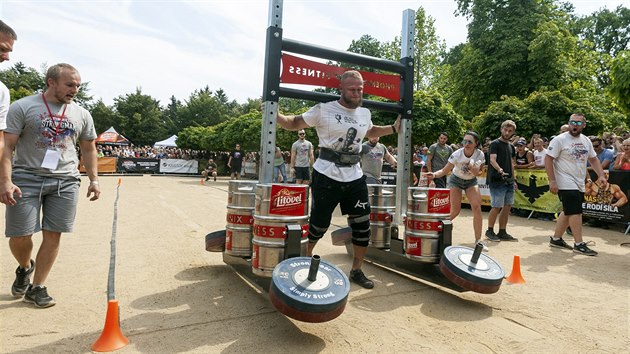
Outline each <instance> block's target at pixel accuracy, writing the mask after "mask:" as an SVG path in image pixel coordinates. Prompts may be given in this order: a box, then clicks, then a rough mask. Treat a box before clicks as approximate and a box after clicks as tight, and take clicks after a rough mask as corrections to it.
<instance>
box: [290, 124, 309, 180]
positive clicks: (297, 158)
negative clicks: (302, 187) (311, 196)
mask: <svg viewBox="0 0 630 354" xmlns="http://www.w3.org/2000/svg"><path fill="white" fill-rule="evenodd" d="M313 162H315V154H314V153H313V144H312V143H311V142H310V141H308V140H306V132H305V131H304V130H303V129H302V130H300V131H298V140H297V141H296V142H294V143H293V145H291V164H290V167H291V169H290V173H291V175H292V176H294V177H295V183H297V184H302V183H306V184H309V182H310V180H311V175H310V171H309V167H311V166H312V165H313Z"/></svg>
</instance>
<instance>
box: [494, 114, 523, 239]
mask: <svg viewBox="0 0 630 354" xmlns="http://www.w3.org/2000/svg"><path fill="white" fill-rule="evenodd" d="M515 131H516V123H514V122H513V121H511V120H506V121H505V122H503V123H502V124H501V136H500V137H499V138H498V139H495V140H493V141H492V142H491V143H490V163H489V164H488V177H487V181H488V187H490V204H491V206H492V209H491V210H490V213H488V230H486V238H487V239H488V240H490V241H495V242H499V241H518V239H516V238H514V237H512V236H511V235H510V234H508V233H507V231H506V227H507V222H508V217H509V216H510V209H511V208H512V204H514V169H513V168H512V163H513V162H512V161H513V159H514V157H515V156H516V154H515V152H514V146H512V144H511V143H510V139H511V138H512V136H513V135H514V132H515ZM497 216H498V217H499V233H495V232H494V223H495V221H496V220H497Z"/></svg>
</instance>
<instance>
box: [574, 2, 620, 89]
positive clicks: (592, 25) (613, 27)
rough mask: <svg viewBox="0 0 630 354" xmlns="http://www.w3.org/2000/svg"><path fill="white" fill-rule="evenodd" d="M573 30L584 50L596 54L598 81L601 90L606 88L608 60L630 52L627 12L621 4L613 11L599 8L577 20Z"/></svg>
mask: <svg viewBox="0 0 630 354" xmlns="http://www.w3.org/2000/svg"><path fill="white" fill-rule="evenodd" d="M573 30H574V31H575V33H576V34H578V35H579V36H580V38H582V39H583V41H582V44H583V45H584V46H585V47H586V48H587V49H589V50H593V51H595V52H597V66H598V68H597V80H598V82H599V85H600V86H601V87H606V86H608V85H609V84H610V80H611V78H610V75H609V72H610V65H611V60H612V59H613V58H615V57H616V56H617V55H618V54H619V53H620V52H621V51H623V50H629V49H630V9H628V8H626V7H623V6H621V5H620V6H618V7H617V8H616V9H615V10H614V11H610V10H608V9H601V10H599V11H596V12H594V13H593V14H591V15H589V16H584V17H581V18H579V19H578V20H577V21H576V22H575V24H574V25H573Z"/></svg>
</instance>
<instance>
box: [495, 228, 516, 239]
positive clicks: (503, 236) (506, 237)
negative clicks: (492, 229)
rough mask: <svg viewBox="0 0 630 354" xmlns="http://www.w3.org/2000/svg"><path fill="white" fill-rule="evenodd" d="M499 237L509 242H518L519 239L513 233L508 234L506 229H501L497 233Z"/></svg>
mask: <svg viewBox="0 0 630 354" xmlns="http://www.w3.org/2000/svg"><path fill="white" fill-rule="evenodd" d="M497 237H498V238H499V240H501V241H508V242H517V241H518V239H517V238H515V237H513V236H512V235H510V234H508V233H507V232H505V230H501V231H499V233H498V234H497Z"/></svg>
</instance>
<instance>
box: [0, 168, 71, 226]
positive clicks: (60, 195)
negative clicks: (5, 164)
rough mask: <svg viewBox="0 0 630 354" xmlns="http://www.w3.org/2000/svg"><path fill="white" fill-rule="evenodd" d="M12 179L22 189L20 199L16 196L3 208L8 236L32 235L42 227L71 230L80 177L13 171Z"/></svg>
mask: <svg viewBox="0 0 630 354" xmlns="http://www.w3.org/2000/svg"><path fill="white" fill-rule="evenodd" d="M12 179H13V184H15V185H16V186H18V187H20V190H22V198H15V200H16V201H17V204H16V205H12V206H7V207H6V228H5V235H6V236H7V237H18V236H27V235H32V234H34V233H36V232H39V231H41V230H42V229H44V230H46V231H54V232H72V227H73V225H74V218H75V216H76V211H77V203H78V201H79V186H80V183H81V182H80V181H79V180H75V179H59V178H51V177H41V176H35V175H31V174H26V173H14V174H13V176H12ZM41 214H43V218H42V215H41ZM40 220H41V224H40Z"/></svg>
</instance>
